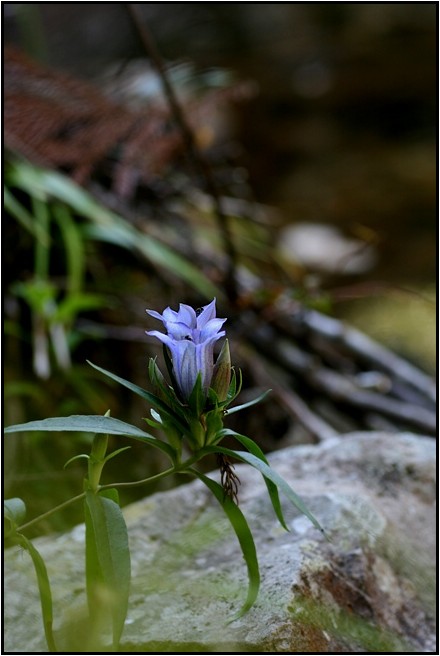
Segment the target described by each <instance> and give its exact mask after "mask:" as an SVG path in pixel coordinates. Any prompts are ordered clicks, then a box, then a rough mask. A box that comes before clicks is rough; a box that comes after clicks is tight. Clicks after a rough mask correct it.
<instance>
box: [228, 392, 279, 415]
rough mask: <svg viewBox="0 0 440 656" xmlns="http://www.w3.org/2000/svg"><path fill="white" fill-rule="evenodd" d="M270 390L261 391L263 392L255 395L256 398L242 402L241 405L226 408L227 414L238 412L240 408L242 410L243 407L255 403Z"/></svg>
mask: <svg viewBox="0 0 440 656" xmlns="http://www.w3.org/2000/svg"><path fill="white" fill-rule="evenodd" d="M271 391H272V390H266V392H263V394H260V396H257V398H256V399H252V401H248V402H247V403H242V405H236V406H235V407H234V408H228V415H232V414H234V412H240V410H244V409H245V408H250V407H251V406H253V405H256V404H257V403H260V402H261V401H262V400H263V399H264V398H266V396H267V395H268V394H269V392H271Z"/></svg>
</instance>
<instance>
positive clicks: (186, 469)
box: [17, 453, 206, 531]
mask: <svg viewBox="0 0 440 656" xmlns="http://www.w3.org/2000/svg"><path fill="white" fill-rule="evenodd" d="M205 455H206V454H205ZM199 459H200V453H196V454H195V455H193V456H191V458H188V460H186V461H185V462H183V463H182V464H181V465H180V466H179V467H177V468H176V467H170V468H169V469H166V470H165V471H163V472H160V473H159V474H155V475H154V476H150V477H149V478H143V479H142V480H140V481H132V482H128V483H107V484H106V485H100V486H99V487H98V488H97V490H94V491H95V492H99V491H100V490H108V489H109V488H115V487H118V488H119V487H135V486H136V485H145V484H146V483H152V482H153V481H158V480H159V479H161V478H165V476H169V474H185V473H188V474H191V470H190V467H191V465H192V464H193V463H194V462H196V461H197V460H199ZM193 475H194V474H193ZM85 494H86V493H85V492H81V494H78V495H77V496H76V497H72V498H71V499H69V500H68V501H64V502H63V503H60V505H59V506H55V508H52V510H48V511H47V512H45V513H43V514H42V515H38V517H35V518H34V519H31V520H30V521H29V522H26V524H22V525H21V526H18V528H17V531H23V530H25V529H27V528H30V527H31V526H33V525H34V524H37V522H39V521H41V520H42V519H46V518H47V517H50V516H51V515H53V514H54V513H56V512H57V511H58V510H62V509H63V508H67V506H69V505H70V504H71V503H74V502H75V501H80V499H83V498H84V497H85Z"/></svg>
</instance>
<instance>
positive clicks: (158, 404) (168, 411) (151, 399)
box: [87, 360, 188, 434]
mask: <svg viewBox="0 0 440 656" xmlns="http://www.w3.org/2000/svg"><path fill="white" fill-rule="evenodd" d="M87 362H88V364H89V365H90V366H91V367H93V368H94V369H96V370H97V371H100V372H101V373H102V374H104V375H105V376H108V377H109V378H111V379H112V380H115V381H116V382H117V383H119V384H120V385H123V386H124V387H127V389H129V390H131V391H132V392H134V393H135V394H138V396H140V397H142V398H143V399H145V400H146V401H148V403H151V405H152V406H154V407H155V408H156V409H157V410H159V412H161V413H162V414H164V415H165V416H167V417H169V418H170V419H172V420H173V422H174V423H175V424H176V427H178V428H179V429H180V430H181V431H182V433H184V434H185V433H187V432H188V426H186V425H185V423H184V422H183V421H182V419H181V418H180V417H179V416H178V414H177V413H176V412H175V411H173V409H172V408H170V407H169V406H168V405H167V404H166V403H164V402H163V401H162V400H161V399H160V398H159V397H158V396H156V395H155V394H151V393H150V392H147V390H144V389H143V388H142V387H139V385H135V384H134V383H131V382H130V381H129V380H125V378H121V377H120V376H117V375H116V374H113V373H112V372H111V371H107V370H106V369H103V368H102V367H98V365H96V364H93V362H90V361H89V360H87Z"/></svg>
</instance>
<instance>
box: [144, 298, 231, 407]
mask: <svg viewBox="0 0 440 656" xmlns="http://www.w3.org/2000/svg"><path fill="white" fill-rule="evenodd" d="M147 313H148V314H149V315H151V316H152V317H154V318H155V319H159V320H160V321H162V323H163V325H164V327H165V330H166V331H167V335H165V334H163V333H161V332H159V331H158V330H150V331H147V335H152V336H153V337H157V338H158V339H160V341H161V342H163V344H165V346H167V347H168V349H169V350H170V353H171V360H172V363H173V373H174V376H175V378H176V381H177V384H178V386H179V390H180V393H181V395H182V396H183V398H184V399H185V400H188V399H189V397H190V394H191V392H192V390H193V388H194V385H195V383H196V380H197V376H198V374H199V373H200V375H201V382H202V389H203V392H204V394H205V396H206V395H207V394H208V390H209V387H210V385H211V381H212V375H213V371H214V344H215V342H216V341H217V340H218V339H220V338H221V337H223V336H224V335H225V331H224V330H220V328H221V327H222V325H223V324H224V322H225V321H226V319H218V318H217V317H216V309H215V299H214V300H213V301H211V303H209V305H205V306H204V307H203V308H202V311H201V312H200V314H199V315H197V314H196V312H195V310H194V309H193V308H192V307H190V306H189V305H185V304H183V303H181V304H180V305H179V311H178V312H175V311H174V310H172V309H171V308H169V307H168V308H166V309H165V310H164V311H163V314H160V313H159V312H155V311H154V310H147Z"/></svg>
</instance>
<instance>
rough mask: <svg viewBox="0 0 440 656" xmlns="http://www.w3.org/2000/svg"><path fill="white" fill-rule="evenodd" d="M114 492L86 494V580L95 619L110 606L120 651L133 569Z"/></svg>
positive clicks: (89, 492) (116, 642)
mask: <svg viewBox="0 0 440 656" xmlns="http://www.w3.org/2000/svg"><path fill="white" fill-rule="evenodd" d="M114 492H115V491H113V490H109V491H107V494H106V496H104V495H103V494H95V493H94V492H92V491H90V490H88V491H87V492H86V498H85V518H86V577H87V597H88V603H89V610H90V614H91V617H93V615H94V614H96V612H97V609H99V607H100V606H102V605H106V606H107V608H108V610H109V612H110V614H111V618H112V629H113V631H112V632H113V647H114V649H115V650H116V651H118V650H119V642H120V639H121V635H122V631H123V629H124V622H125V618H126V616H127V609H128V596H129V592H130V577H131V566H130V550H129V546H128V534H127V527H126V525H125V520H124V517H123V515H122V511H121V509H120V507H119V504H118V503H116V502H115V500H114V498H108V496H112V497H114V496H115V495H114ZM109 493H110V494H109ZM112 493H113V494H112Z"/></svg>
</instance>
